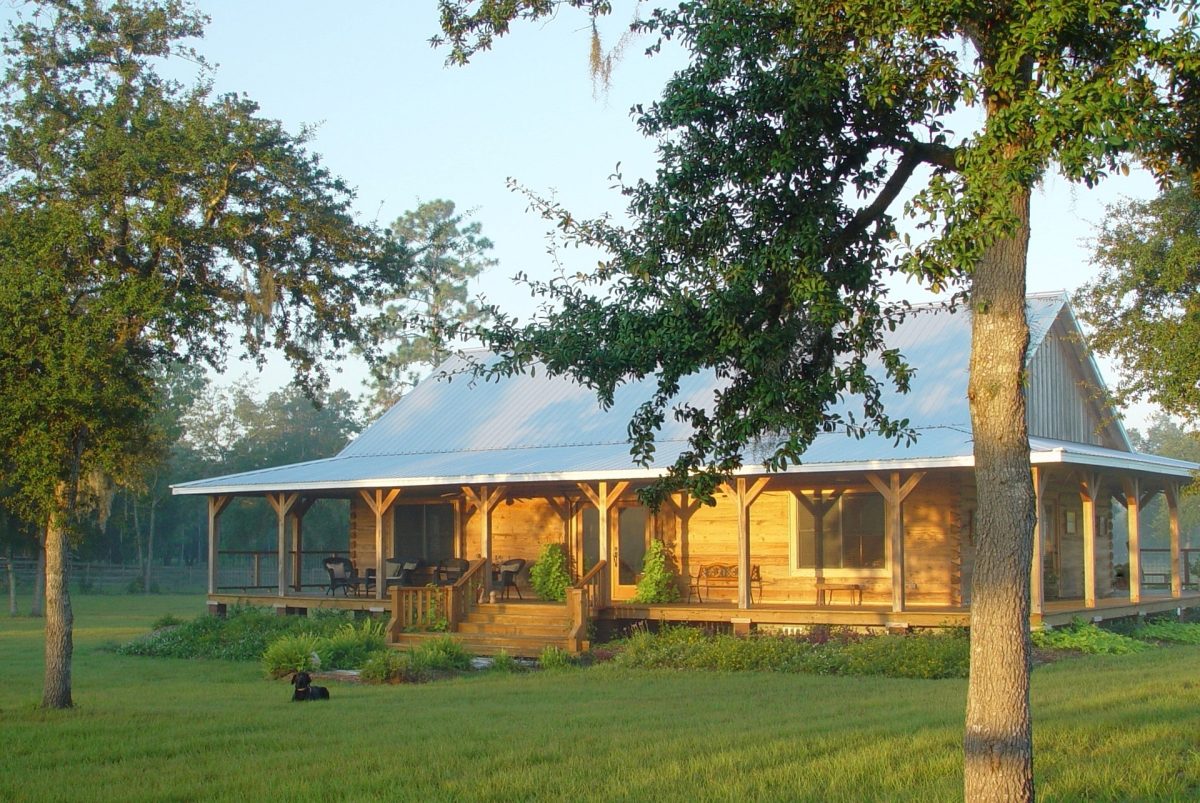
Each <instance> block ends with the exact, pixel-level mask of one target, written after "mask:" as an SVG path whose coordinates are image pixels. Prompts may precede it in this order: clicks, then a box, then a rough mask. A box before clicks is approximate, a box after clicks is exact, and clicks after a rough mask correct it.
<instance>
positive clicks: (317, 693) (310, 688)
mask: <svg viewBox="0 0 1200 803" xmlns="http://www.w3.org/2000/svg"><path fill="white" fill-rule="evenodd" d="M292 685H293V686H295V687H296V690H295V691H294V692H292V702H293V703H302V702H307V701H308V700H328V699H329V689H327V688H325V687H324V686H314V685H313V682H312V676H311V675H309V674H308V673H307V672H297V673H296V674H295V675H293V676H292Z"/></svg>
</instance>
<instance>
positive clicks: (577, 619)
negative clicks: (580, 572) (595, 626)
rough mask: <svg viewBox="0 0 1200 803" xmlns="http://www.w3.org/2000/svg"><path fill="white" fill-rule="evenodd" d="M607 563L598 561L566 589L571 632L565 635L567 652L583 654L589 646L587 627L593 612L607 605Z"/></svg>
mask: <svg viewBox="0 0 1200 803" xmlns="http://www.w3.org/2000/svg"><path fill="white" fill-rule="evenodd" d="M606 568H608V562H607V561H603V560H602V561H600V562H599V563H597V564H596V565H595V566H593V567H592V568H591V571H589V572H588V573H587V574H585V575H584V576H583V577H582V578H581V579H580V581H579V582H578V583H576V584H575V585H573V586H571V587H570V588H568V589H567V608H568V609H570V611H571V630H570V632H569V633H568V634H567V650H568V651H569V652H573V653H579V652H583V651H584V650H586V649H588V647H589V646H590V644H589V642H588V626H589V625H590V624H591V622H592V615H593V612H594V611H595V610H596V609H598V608H602V607H604V606H605V605H607V604H608V572H606V571H605V569H606Z"/></svg>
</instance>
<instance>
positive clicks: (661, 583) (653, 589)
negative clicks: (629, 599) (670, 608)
mask: <svg viewBox="0 0 1200 803" xmlns="http://www.w3.org/2000/svg"><path fill="white" fill-rule="evenodd" d="M678 599H679V581H678V579H677V577H676V576H675V571H674V570H673V569H672V567H671V560H670V556H669V555H668V554H667V547H666V545H664V544H663V542H662V540H661V539H658V538H653V539H651V541H650V548H649V549H648V550H646V557H645V559H644V560H643V561H642V576H641V579H639V580H638V584H637V593H636V594H634V596H633V601H634V602H675V601H676V600H678Z"/></svg>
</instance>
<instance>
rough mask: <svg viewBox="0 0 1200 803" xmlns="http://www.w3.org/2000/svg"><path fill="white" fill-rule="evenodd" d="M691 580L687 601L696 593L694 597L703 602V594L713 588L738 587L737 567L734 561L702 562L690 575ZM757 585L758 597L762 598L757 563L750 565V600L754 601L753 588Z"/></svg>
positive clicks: (734, 588)
mask: <svg viewBox="0 0 1200 803" xmlns="http://www.w3.org/2000/svg"><path fill="white" fill-rule="evenodd" d="M690 579H691V582H690V583H689V584H688V602H691V601H692V595H693V594H695V595H696V599H697V600H699V601H700V602H704V595H705V594H707V593H709V592H711V591H712V590H713V589H714V588H721V589H725V588H728V589H732V590H734V591H736V590H737V588H738V567H737V564H736V563H702V564H700V567H699V568H698V569H696V574H695V575H694V576H692V577H691V578H690ZM755 586H757V587H758V597H759V599H762V572H761V571H760V570H759V568H758V564H754V565H752V566H751V567H750V601H751V602H753V601H754V588H755Z"/></svg>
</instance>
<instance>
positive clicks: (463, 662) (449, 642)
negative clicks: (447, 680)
mask: <svg viewBox="0 0 1200 803" xmlns="http://www.w3.org/2000/svg"><path fill="white" fill-rule="evenodd" d="M411 661H412V667H413V669H414V670H416V671H418V672H422V673H423V672H428V671H436V672H462V671H465V670H467V669H470V668H471V654H470V653H469V652H467V651H466V650H465V649H463V646H462V644H460V643H459V642H457V641H455V640H454V639H453V638H451V637H450V636H441V637H439V638H435V639H430V640H429V641H423V642H421V643H420V644H418V645H417V646H416V647H414V648H413V650H412V652H411Z"/></svg>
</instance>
